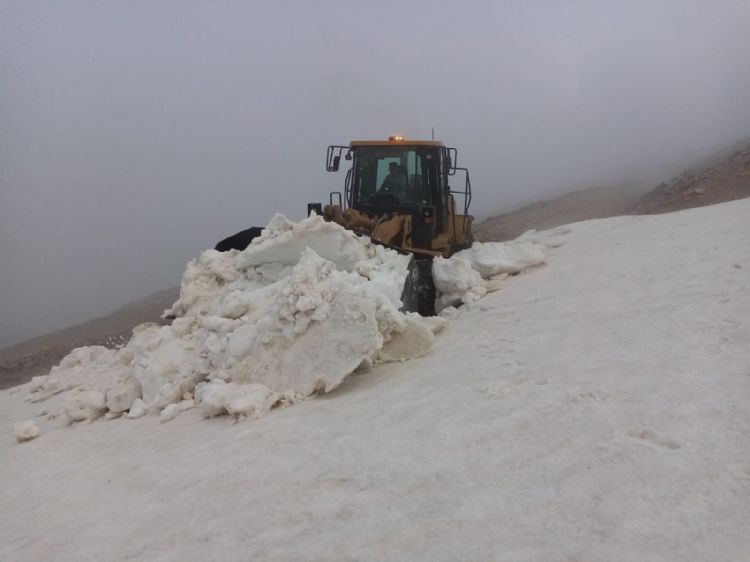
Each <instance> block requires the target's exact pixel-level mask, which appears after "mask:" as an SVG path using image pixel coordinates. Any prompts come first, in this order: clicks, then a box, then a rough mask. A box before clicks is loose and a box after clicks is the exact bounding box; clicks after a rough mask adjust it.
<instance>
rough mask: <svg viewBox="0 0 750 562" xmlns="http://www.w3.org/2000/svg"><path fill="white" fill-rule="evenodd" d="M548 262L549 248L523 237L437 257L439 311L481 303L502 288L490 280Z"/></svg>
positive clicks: (437, 306)
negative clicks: (447, 257)
mask: <svg viewBox="0 0 750 562" xmlns="http://www.w3.org/2000/svg"><path fill="white" fill-rule="evenodd" d="M545 260H546V249H545V245H544V244H541V243H539V242H537V241H536V240H532V239H524V237H523V236H522V237H520V238H519V239H518V240H513V241H511V242H476V243H474V245H473V246H472V247H471V248H467V249H466V250H462V251H460V252H457V253H456V254H454V255H453V256H451V258H450V259H443V258H435V260H434V261H433V265H432V276H433V279H434V282H435V288H436V289H437V291H438V300H437V303H436V308H437V310H438V311H440V310H442V309H444V308H446V307H448V306H457V305H459V304H467V303H470V302H474V301H476V300H479V299H480V298H482V297H483V296H484V295H485V294H486V293H487V292H488V291H491V290H493V289H496V288H497V287H498V285H497V283H489V284H488V281H490V280H492V279H493V278H497V276H500V275H507V274H515V273H520V272H521V271H523V270H525V269H528V268H529V267H533V266H536V265H541V264H543V263H544V262H545Z"/></svg>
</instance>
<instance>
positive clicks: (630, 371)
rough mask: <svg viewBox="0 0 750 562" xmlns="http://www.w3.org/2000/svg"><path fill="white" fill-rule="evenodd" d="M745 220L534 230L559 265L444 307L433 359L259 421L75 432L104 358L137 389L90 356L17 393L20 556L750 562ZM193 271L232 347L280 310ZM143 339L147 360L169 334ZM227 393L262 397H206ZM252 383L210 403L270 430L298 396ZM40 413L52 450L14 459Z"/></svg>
mask: <svg viewBox="0 0 750 562" xmlns="http://www.w3.org/2000/svg"><path fill="white" fill-rule="evenodd" d="M749 217H750V200H743V201H737V202H732V203H726V204H722V205H717V206H713V207H705V208H699V209H691V210H689V211H683V212H679V213H674V214H670V215H657V216H639V217H620V218H615V219H605V220H595V221H588V222H583V223H576V224H573V225H570V226H568V227H566V228H564V229H557V230H554V231H548V232H541V233H532V234H529V235H528V236H524V237H522V241H526V242H531V243H534V244H537V245H542V246H547V250H546V252H545V253H546V255H545V260H546V264H545V265H544V266H543V267H538V268H534V269H531V270H529V271H527V272H525V273H523V274H521V275H518V276H513V277H508V278H507V279H505V280H504V281H503V283H502V288H501V289H500V290H498V291H496V292H494V293H491V294H488V295H487V296H485V297H484V298H482V299H481V300H478V301H476V302H474V303H470V304H467V305H465V306H463V307H462V308H461V309H459V311H458V312H456V311H454V310H453V309H451V308H448V309H447V311H446V312H445V313H444V316H446V317H450V323H448V325H447V326H445V327H443V328H442V330H440V331H438V329H437V324H429V328H430V329H429V331H430V332H433V331H435V332H437V333H435V334H433V338H434V346H433V349H432V351H431V352H430V353H428V354H426V355H424V356H422V357H419V358H416V359H413V360H411V361H408V362H391V363H386V364H380V365H377V364H376V365H375V366H373V367H372V368H370V369H369V370H368V369H367V367H368V366H369V365H370V360H369V358H368V359H367V360H365V361H363V362H362V364H363V365H364V367H363V368H362V369H361V371H362V372H361V374H357V373H355V375H354V376H350V377H348V378H346V379H345V380H343V382H342V384H341V385H340V386H339V388H338V389H336V390H334V391H333V392H331V393H330V394H327V395H323V396H319V397H317V398H316V399H314V400H307V401H303V402H300V403H297V404H296V405H295V406H294V407H291V408H283V409H277V410H275V411H273V412H272V413H271V414H269V415H266V416H264V417H262V418H260V419H253V420H247V421H243V422H241V423H234V419H235V417H234V416H223V417H209V418H205V419H204V418H203V416H204V414H203V413H202V412H201V409H200V408H190V409H187V410H185V411H182V413H180V414H179V416H177V417H176V418H174V419H172V420H171V421H169V422H168V423H160V421H159V417H157V416H144V417H141V418H139V419H124V418H120V419H114V420H111V421H103V420H97V421H95V422H93V423H90V424H83V425H81V424H75V425H73V426H70V427H65V426H64V425H63V423H62V421H61V420H60V419H59V418H56V417H55V416H57V415H58V414H56V413H55V407H54V405H55V404H59V403H61V401H63V399H64V396H66V395H67V394H70V392H71V390H70V388H73V387H75V386H81V385H87V386H88V387H89V388H94V389H96V390H98V391H99V392H100V393H102V394H103V395H105V396H106V397H107V399H109V393H108V392H107V389H106V388H104V389H102V388H100V387H99V386H97V384H98V382H97V381H99V380H100V379H101V376H100V375H96V376H94V375H91V373H90V372H88V371H87V370H86V369H84V368H82V365H83V364H85V363H86V361H90V360H93V361H94V362H97V361H99V360H101V367H102V369H100V370H104V371H107V373H108V377H107V381H112V380H120V381H123V380H124V379H127V377H126V376H125V375H126V373H125V372H123V371H122V366H121V364H120V363H118V362H117V361H114V360H113V357H112V356H111V353H109V354H108V353H105V352H104V351H101V350H94V351H91V350H88V351H86V352H79V354H82V355H80V356H77V357H73V358H71V359H70V360H69V361H70V362H69V364H68V365H67V367H66V369H68V372H69V373H70V376H69V377H67V378H62V377H52V378H51V379H47V380H43V381H39V380H37V381H34V382H32V383H29V384H27V385H23V386H20V387H16V388H12V389H9V390H6V391H2V392H0V447H2V450H1V452H0V458H2V462H0V478H2V479H3V482H4V483H5V486H4V487H3V489H2V491H1V492H0V498H1V501H2V505H3V510H2V511H0V518H2V519H1V520H0V559H3V560H32V561H33V560H49V559H59V560H124V559H128V560H206V559H215V560H227V559H230V560H232V559H254V560H508V561H514V560H561V561H562V560H566V561H568V560H632V561H642V560H648V561H666V560H670V561H671V560H680V561H683V560H750V555H748V553H749V552H750V538H748V537H750V519H749V518H748V512H749V510H750V439H749V437H750V326H749V325H748V318H750V292H749V291H748V289H749V288H750V259H749V258H750V253H749V252H748V247H749V246H748V241H749V240H750V221H749V220H748V218H749ZM279 222H280V224H281V227H280V228H279V231H283V232H286V231H289V230H293V229H294V227H291V228H288V227H287V226H285V225H286V223H284V222H283V221H281V220H280V219H279ZM284 229H286V230H284ZM291 238H293V237H291ZM261 242H262V241H261ZM324 245H325V244H324ZM342 248H343V249H342V253H343V254H344V255H345V256H351V257H347V258H345V262H346V263H348V264H349V265H352V264H355V265H356V263H357V261H354V262H352V261H351V260H354V259H355V258H357V252H358V250H351V248H350V247H349V246H348V245H346V244H344V245H343V246H342ZM314 250H315V249H314ZM321 251H322V250H321ZM300 252H304V248H302V249H301V250H300ZM315 252H316V253H317V255H318V256H320V255H321V254H319V253H318V251H317V250H315ZM238 255H241V254H238ZM204 256H206V254H204ZM300 257H301V253H300ZM333 257H335V256H333ZM207 258H208V262H209V263H206V264H203V265H205V266H206V267H209V268H211V267H215V268H216V270H217V271H222V267H223V266H224V265H226V264H225V263H224V262H223V260H219V258H216V257H212V256H211V255H210V254H208V256H207ZM235 258H236V256H235ZM264 259H265V258H264ZM216 260H219V261H218V262H217V261H216ZM347 260H348V261H347ZM235 261H236V259H235ZM311 262H312V263H313V265H314V267H313V268H312V269H313V270H314V271H313V273H314V275H318V272H319V271H321V270H322V266H321V269H318V265H319V262H318V261H317V260H316V259H314V258H311ZM248 263H249V262H248ZM263 263H264V264H267V263H269V262H263ZM289 263H290V264H292V263H296V262H295V261H294V256H290V258H289ZM248 267H251V268H263V267H264V266H263V265H260V266H257V265H253V264H249V265H248ZM283 267H294V266H283ZM283 267H279V266H278V265H273V266H267V267H266V268H265V270H264V271H263V275H267V276H269V277H274V276H278V275H280V272H281V270H282V269H283ZM199 270H200V268H198V269H197V270H196V277H195V279H196V283H195V285H194V286H195V289H196V290H195V291H194V292H192V293H190V292H189V291H187V292H185V293H186V294H184V297H186V298H183V300H182V304H181V305H180V307H182V308H181V309H180V312H181V314H182V315H183V316H182V317H181V318H184V317H186V316H188V315H189V314H190V312H189V311H190V310H194V309H193V308H192V306H198V307H201V306H203V305H205V306H206V307H207V308H206V309H205V310H207V311H208V310H213V307H214V305H217V306H218V305H221V306H226V309H225V315H223V316H220V317H218V319H217V318H213V317H211V316H205V315H200V314H198V315H197V316H196V320H195V321H196V322H197V321H198V319H199V318H200V319H201V320H203V321H207V322H208V323H209V324H210V325H211V326H212V327H213V328H214V329H215V330H216V331H221V330H223V329H224V326H227V325H228V324H227V323H226V322H224V320H230V322H231V321H232V318H231V316H233V315H236V314H239V313H242V312H244V310H245V309H244V308H243V307H245V306H247V307H248V308H251V307H252V306H258V305H261V306H266V305H268V303H271V302H273V303H277V301H276V300H274V298H272V296H271V295H269V296H267V297H265V298H261V297H260V296H258V297H257V300H253V302H246V301H245V300H243V299H242V298H240V297H241V295H236V297H232V298H231V299H230V298H228V296H229V294H231V293H225V294H223V295H222V297H221V298H220V299H216V300H214V301H212V302H211V303H209V301H211V299H214V298H215V297H214V296H210V295H209V292H210V291H209V292H206V291H203V292H201V291H200V290H198V289H199V286H200V283H201V282H204V281H206V285H210V282H208V281H207V280H209V281H210V277H202V276H201V275H202V274H201V273H200V271H199ZM225 270H226V271H227V273H228V274H229V279H227V280H226V282H227V284H231V283H232V282H234V280H233V279H232V278H231V275H232V274H233V273H232V272H233V269H232V267H228V268H225ZM254 271H258V270H257V269H254ZM332 271H337V272H340V273H344V271H342V270H341V269H338V268H336V269H335V270H332ZM346 273H347V274H352V273H355V272H352V271H349V270H348V269H347V270H346ZM355 274H356V275H358V276H360V273H355ZM260 275H261V274H260V273H259V276H260ZM334 277H336V275H334ZM285 278H289V275H288V273H287V275H286V277H285ZM214 279H215V277H214ZM201 280H202V281H201ZM371 280H372V279H371ZM347 286H352V284H349V285H347ZM286 287H287V288H288V287H289V285H286ZM204 288H205V286H204ZM258 290H260V291H263V290H268V289H267V286H266V288H265V289H264V288H263V287H259V288H258ZM275 294H277V295H278V294H279V293H275ZM292 294H293V293H289V294H286V295H285V296H287V297H289V296H292ZM379 294H382V292H381V293H379ZM302 296H304V295H297V294H295V297H302ZM190 299H194V300H193V301H192V303H191V302H188V301H189V300H190ZM233 299H234V300H233ZM313 300H314V298H313ZM322 300H323V301H324V302H329V301H326V300H325V297H324V296H323V297H322ZM374 300H377V299H375V298H374V297H373V298H372V299H371V302H372V301H374ZM219 301H221V302H219ZM295 302H299V299H298V300H297V301H295ZM307 302H308V301H305V300H304V299H303V303H307ZM217 303H218V304H217ZM380 304H381V306H382V304H383V301H380ZM269 306H270V305H269ZM274 306H277V305H274ZM329 306H330V302H329ZM180 307H178V308H180ZM302 309H303V310H301V311H300V312H306V311H309V310H313V309H312V308H310V309H308V308H307V305H304V306H303V307H302ZM230 313H231V314H230ZM294 314H296V313H294ZM294 314H292V316H290V318H294ZM204 316H205V317H204ZM376 317H377V304H376ZM390 318H397V319H398V320H399V321H403V322H404V324H402V325H401V326H399V327H400V329H401V332H399V333H402V332H406V329H405V324H406V320H405V318H407V317H404V316H402V317H398V316H395V315H394V316H392V317H389V315H388V314H383V315H382V316H381V317H380V318H379V319H378V320H376V323H377V325H378V332H379V333H381V334H382V330H381V329H380V327H381V326H384V325H388V324H389V323H390V322H392V320H391V319H390ZM176 324H177V326H176V327H175V329H177V330H180V329H184V330H185V333H191V332H190V330H191V329H192V328H190V327H188V322H180V321H177V322H176ZM296 325H297V323H296V321H294V322H293V321H288V322H287V323H286V324H284V328H285V329H289V330H290V333H292V334H293V333H294V326H296ZM232 326H234V325H233V324H232ZM424 326H428V325H427V324H424ZM143 332H144V334H142V335H141V336H142V337H141V342H140V343H139V346H140V348H142V349H143V352H142V353H143V355H139V357H149V358H150V356H149V353H153V351H154V349H156V348H158V346H159V344H158V343H155V342H159V341H161V339H160V338H162V337H163V334H161V333H159V332H158V330H156V329H155V328H152V327H146V328H144V329H143ZM223 333H232V332H231V331H228V332H223ZM422 336H425V332H420V335H419V337H417V338H415V339H416V340H419V339H420V338H421V337H422ZM425 337H426V336H425ZM154 346H156V347H154ZM407 347H408V346H407ZM383 349H384V348H383ZM139 353H140V352H139ZM194 353H195V349H191V348H189V347H185V346H176V347H175V348H174V349H172V350H171V351H170V356H173V357H174V356H178V357H179V356H181V357H183V358H187V357H190V356H191V354H194ZM226 353H228V349H227V348H220V351H219V353H218V355H217V357H219V358H224V359H225V360H227V362H228V363H231V361H230V360H229V359H228V358H227V357H226ZM86 354H89V355H86ZM99 355H102V356H101V357H99ZM135 355H136V354H134V356H135ZM119 357H120V358H122V357H123V355H119ZM124 359H125V365H126V366H129V365H130V363H129V362H128V361H130V360H129V359H128V358H127V357H125V358H124ZM153 359H154V360H155V361H157V362H158V360H159V357H156V356H154V357H153ZM200 360H202V359H200ZM181 364H182V363H180V362H177V363H176V364H175V363H171V364H170V363H169V362H165V363H163V365H164V368H165V369H167V371H169V368H170V365H171V367H172V368H173V369H174V372H176V373H180V369H179V366H180V365H181ZM149 365H151V363H149V362H148V361H146V362H144V363H139V369H141V371H139V372H141V373H142V372H145V370H147V369H148V366H149ZM73 379H74V380H73ZM71 380H72V381H73V382H71ZM142 380H145V379H142ZM221 380H224V379H223V378H222V379H221ZM108 384H110V383H109V382H107V385H108ZM127 384H131V383H127ZM254 384H258V383H254ZM70 385H73V386H71V387H70V388H67V389H66V387H69V386H70ZM222 385H224V386H228V385H237V386H242V383H238V382H237V381H232V380H228V382H226V383H225V382H219V379H216V380H215V381H212V382H210V383H207V384H204V386H202V387H201V389H203V390H201V389H199V390H200V392H201V393H203V392H208V389H209V387H214V386H216V387H219V386H222ZM177 386H178V390H181V389H180V388H179V385H177ZM264 386H265V385H264ZM65 389H66V390H65ZM254 389H255V391H249V392H247V393H244V394H243V393H239V394H238V395H234V394H233V392H232V391H228V392H218V394H219V395H220V398H221V399H220V400H218V399H217V401H216V404H220V405H221V407H223V408H224V409H226V410H227V411H229V408H230V406H229V404H230V403H233V401H234V400H235V399H237V401H236V403H235V405H236V408H237V409H236V412H238V413H239V412H241V413H239V414H238V415H237V417H257V415H258V413H259V412H260V413H262V411H263V410H264V409H265V408H266V405H267V404H268V403H269V402H270V401H272V400H274V399H275V397H274V396H273V393H274V392H275V393H277V394H279V392H278V391H276V390H274V389H269V390H268V392H270V393H271V394H266V391H263V392H259V390H262V389H259V388H258V387H254ZM235 390H236V389H235ZM122 392H123V393H124V394H127V392H128V391H127V389H125V390H123V391H122ZM160 393H162V394H163V392H162V389H161V388H153V389H149V390H148V391H147V390H146V388H145V387H144V388H143V395H144V399H145V396H147V395H153V396H159V394H160ZM29 394H31V397H32V398H31V400H32V401H28V400H25V397H26V396H27V395H29ZM172 394H173V395H174V394H176V393H174V392H173V393H172ZM111 400H112V402H111V403H112V404H119V403H121V398H119V395H117V396H115V395H112V398H111ZM189 400H190V398H184V397H183V396H180V397H179V400H177V401H175V402H172V403H173V404H175V406H174V407H173V408H172V409H173V410H174V409H175V408H178V407H179V406H178V405H179V404H182V403H184V402H186V401H188V402H189ZM147 402H148V400H146V401H145V402H143V404H145V403H147ZM143 404H141V403H140V402H139V403H138V404H136V406H135V408H131V412H132V410H133V409H136V410H137V409H138V407H142V406H143ZM152 404H153V402H152ZM218 407H219V406H217V408H218ZM231 408H232V409H234V408H235V406H231ZM40 410H42V411H40ZM129 413H130V412H129ZM35 417H36V421H37V423H38V424H39V426H40V427H41V429H42V432H43V435H42V436H41V437H40V438H38V439H35V440H33V441H30V442H28V443H24V444H22V445H19V444H17V443H16V442H15V436H14V433H13V424H14V423H15V422H17V421H19V420H28V419H30V418H35ZM49 418H52V419H49Z"/></svg>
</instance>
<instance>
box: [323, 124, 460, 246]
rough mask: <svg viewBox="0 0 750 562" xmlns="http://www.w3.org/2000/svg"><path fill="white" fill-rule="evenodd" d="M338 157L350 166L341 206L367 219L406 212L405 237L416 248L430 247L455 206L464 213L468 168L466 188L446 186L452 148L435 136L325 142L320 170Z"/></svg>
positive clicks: (333, 166)
mask: <svg viewBox="0 0 750 562" xmlns="http://www.w3.org/2000/svg"><path fill="white" fill-rule="evenodd" d="M342 156H343V158H344V160H345V161H347V162H351V166H350V168H349V170H348V171H347V176H346V181H345V187H344V194H343V200H341V199H342V198H340V201H341V207H342V208H344V207H346V208H350V209H354V210H356V211H358V212H359V213H362V214H364V215H367V216H368V217H371V218H373V219H375V218H379V217H386V216H391V215H393V214H395V213H398V214H402V215H410V216H411V227H412V230H411V238H412V242H413V244H414V245H415V246H416V247H421V248H425V249H430V248H432V247H433V246H434V244H433V242H434V240H435V239H436V238H437V237H438V236H439V235H441V234H445V233H446V232H447V230H448V229H449V228H451V230H452V229H453V225H454V221H453V220H451V219H452V217H454V216H455V215H456V214H457V213H460V212H461V210H463V211H464V215H467V214H468V205H469V202H470V198H471V187H470V184H469V181H468V172H467V177H466V179H467V183H466V186H467V187H466V189H465V190H463V191H453V190H451V188H450V186H449V176H452V175H453V174H455V172H456V170H457V169H459V168H456V150H455V149H454V148H448V147H446V146H444V145H443V143H442V142H440V141H414V140H409V141H407V140H405V139H403V138H402V137H390V138H389V139H388V140H387V141H352V142H351V144H350V145H349V146H329V147H328V154H327V161H326V169H327V170H328V171H329V172H334V171H338V170H339V167H340V165H341V164H342V162H341V159H342ZM334 193H336V192H334ZM459 193H460V194H462V195H463V196H464V197H463V201H462V202H463V203H464V205H463V209H457V208H456V204H455V203H456V201H455V199H454V195H455V194H459ZM332 195H333V194H332ZM331 202H332V204H333V197H332V201H331ZM455 237H456V236H455V235H454V236H453V237H452V238H455Z"/></svg>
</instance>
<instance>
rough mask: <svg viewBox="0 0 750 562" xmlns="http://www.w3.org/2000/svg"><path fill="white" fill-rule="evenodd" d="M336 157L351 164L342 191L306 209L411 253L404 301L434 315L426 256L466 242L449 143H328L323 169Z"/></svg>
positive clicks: (244, 240) (237, 238)
mask: <svg viewBox="0 0 750 562" xmlns="http://www.w3.org/2000/svg"><path fill="white" fill-rule="evenodd" d="M342 156H343V158H344V160H345V161H346V162H351V166H350V167H349V169H348V171H347V173H346V179H345V182H344V190H343V193H342V192H341V191H333V192H331V193H330V194H329V201H328V204H326V205H325V206H324V205H323V204H322V203H309V204H308V206H307V211H308V215H309V214H310V213H312V212H315V213H317V214H319V215H322V216H323V217H324V218H325V219H326V220H328V221H333V222H336V223H338V224H340V225H341V226H343V227H344V228H348V229H350V230H353V231H355V232H357V233H358V234H362V235H365V236H369V237H370V238H371V239H372V240H373V241H374V242H376V243H379V244H383V245H385V246H388V247H390V248H393V249H395V250H397V251H399V252H403V253H409V254H411V255H413V256H414V259H413V260H412V267H411V269H410V272H409V276H408V278H407V283H406V286H405V287H404V293H403V297H402V301H403V307H404V309H405V310H409V311H418V312H419V313H420V314H423V315H430V314H434V311H435V309H434V305H435V287H434V285H433V283H432V258H434V257H435V256H442V257H449V256H450V255H452V254H453V253H455V252H457V251H459V250H462V249H464V248H467V247H469V246H471V244H472V241H473V240H472V233H471V224H472V216H471V215H469V205H470V204H471V181H470V179H469V170H468V169H466V168H459V167H458V166H457V160H458V152H457V150H456V149H455V148H450V147H447V146H444V145H443V143H442V142H440V141H434V140H406V139H404V138H403V137H389V138H388V140H382V141H378V140H367V141H352V142H351V143H350V144H349V145H347V146H344V145H331V146H329V147H328V151H327V155H326V170H327V171H328V172H338V171H339V169H340V167H341V164H342V162H341V159H342ZM458 171H461V172H463V174H464V177H465V182H464V187H463V189H462V190H454V189H453V188H451V186H450V185H449V180H450V177H451V176H454V175H455V174H456V172H458ZM456 197H459V201H458V202H457V201H456ZM261 230H262V229H260V228H251V229H248V230H244V231H242V232H239V233H237V234H235V235H234V236H230V237H229V238H227V239H225V240H222V241H221V242H219V244H218V245H217V246H216V249H217V250H222V251H226V250H229V249H232V248H238V249H244V248H245V247H247V245H248V244H249V243H250V241H251V240H252V239H253V238H254V237H255V236H257V235H259V234H260V232H261Z"/></svg>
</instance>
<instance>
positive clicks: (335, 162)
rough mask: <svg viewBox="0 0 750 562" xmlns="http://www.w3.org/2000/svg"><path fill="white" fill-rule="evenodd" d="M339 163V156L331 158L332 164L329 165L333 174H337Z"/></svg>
mask: <svg viewBox="0 0 750 562" xmlns="http://www.w3.org/2000/svg"><path fill="white" fill-rule="evenodd" d="M340 163H341V155H339V156H334V157H333V163H332V165H331V170H333V171H334V172H338V171H339V164H340Z"/></svg>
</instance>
